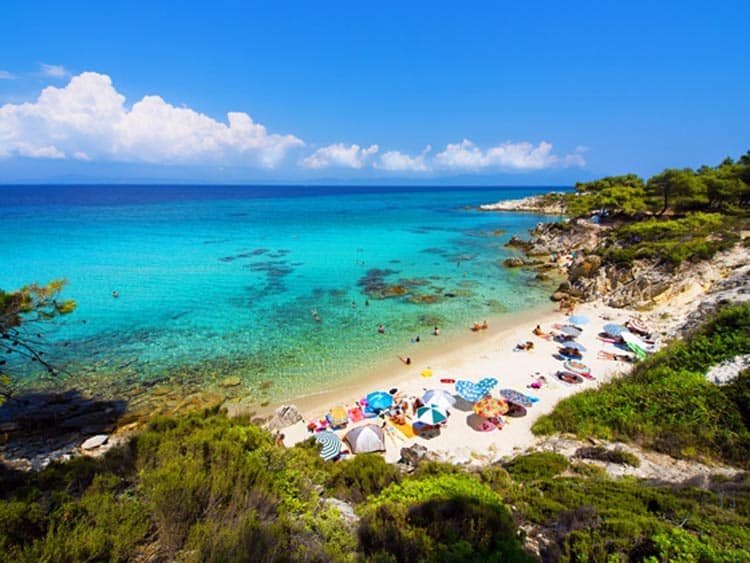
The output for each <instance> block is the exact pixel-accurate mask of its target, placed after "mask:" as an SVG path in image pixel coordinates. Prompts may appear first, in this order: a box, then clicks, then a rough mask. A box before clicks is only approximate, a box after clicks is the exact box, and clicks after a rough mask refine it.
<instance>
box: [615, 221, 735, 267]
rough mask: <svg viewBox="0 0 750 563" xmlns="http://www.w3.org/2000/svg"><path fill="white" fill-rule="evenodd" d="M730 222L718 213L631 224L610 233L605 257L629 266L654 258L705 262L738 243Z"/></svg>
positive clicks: (675, 262)
mask: <svg viewBox="0 0 750 563" xmlns="http://www.w3.org/2000/svg"><path fill="white" fill-rule="evenodd" d="M732 227H733V222H732V221H730V220H728V219H727V217H725V216H723V215H721V214H719V213H693V214H691V215H688V216H687V217H684V218H681V219H672V220H663V219H657V218H652V219H648V220H645V221H639V222H635V223H630V224H627V225H624V226H622V227H620V228H619V229H616V230H615V231H614V233H613V234H612V238H613V245H612V246H611V247H610V249H608V250H607V251H606V253H605V258H606V259H607V260H609V261H612V262H616V263H626V264H629V263H631V262H632V261H633V260H635V259H657V260H662V261H665V262H667V263H669V264H672V265H679V264H681V263H682V262H683V261H685V260H687V259H689V260H691V261H699V260H707V259H709V258H711V257H712V256H713V255H714V254H715V253H716V252H718V251H719V250H723V249H725V248H728V247H729V246H731V245H732V244H734V242H736V240H737V235H736V233H735V232H734V230H733V228H732Z"/></svg>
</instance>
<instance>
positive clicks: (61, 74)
mask: <svg viewBox="0 0 750 563" xmlns="http://www.w3.org/2000/svg"><path fill="white" fill-rule="evenodd" d="M39 66H40V67H41V69H42V74H43V75H44V76H49V77H50V78H67V77H68V76H70V73H69V72H68V70H67V69H66V68H65V67H64V66H63V65H47V64H44V63H42V64H40V65H39Z"/></svg>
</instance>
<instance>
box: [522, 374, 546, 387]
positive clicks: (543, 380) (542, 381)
mask: <svg viewBox="0 0 750 563" xmlns="http://www.w3.org/2000/svg"><path fill="white" fill-rule="evenodd" d="M531 377H534V376H533V375H532V376H531ZM543 385H547V378H546V377H544V376H543V375H540V376H538V377H537V378H536V379H534V381H532V382H531V383H529V384H528V385H527V386H526V387H529V388H530V389H541V388H542V386H543Z"/></svg>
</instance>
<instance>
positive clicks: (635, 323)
mask: <svg viewBox="0 0 750 563" xmlns="http://www.w3.org/2000/svg"><path fill="white" fill-rule="evenodd" d="M628 327H629V328H631V329H632V330H634V331H636V332H640V333H641V334H651V329H650V328H649V327H647V326H646V325H645V324H643V321H641V320H640V319H635V318H634V319H630V320H629V321H628Z"/></svg>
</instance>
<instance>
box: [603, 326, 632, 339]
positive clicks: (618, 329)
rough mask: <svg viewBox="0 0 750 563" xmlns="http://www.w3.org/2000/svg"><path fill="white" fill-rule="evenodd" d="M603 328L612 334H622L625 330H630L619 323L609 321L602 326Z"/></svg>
mask: <svg viewBox="0 0 750 563" xmlns="http://www.w3.org/2000/svg"><path fill="white" fill-rule="evenodd" d="M602 330H603V331H604V332H606V333H607V334H609V335H610V336H615V337H617V336H620V335H621V334H622V333H623V332H625V331H626V330H628V329H627V328H625V327H624V326H622V325H618V324H616V323H608V324H606V325H604V326H603V327H602Z"/></svg>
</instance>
